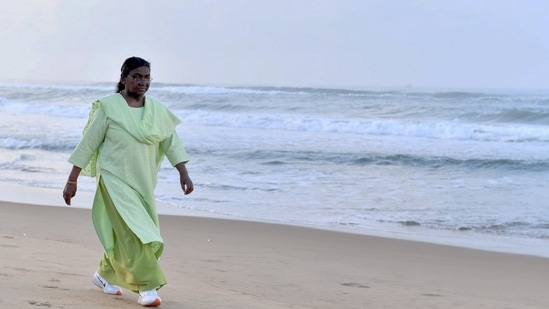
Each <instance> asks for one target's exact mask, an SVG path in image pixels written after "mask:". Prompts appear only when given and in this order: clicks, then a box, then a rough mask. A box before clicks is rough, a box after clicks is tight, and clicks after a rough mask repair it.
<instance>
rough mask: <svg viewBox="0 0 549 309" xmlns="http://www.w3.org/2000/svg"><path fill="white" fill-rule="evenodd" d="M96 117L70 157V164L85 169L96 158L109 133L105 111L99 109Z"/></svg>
mask: <svg viewBox="0 0 549 309" xmlns="http://www.w3.org/2000/svg"><path fill="white" fill-rule="evenodd" d="M94 116H95V117H94V119H93V121H92V122H91V123H90V125H89V127H88V128H87V130H86V132H85V133H84V135H83V136H82V140H80V142H79V143H78V145H77V146H76V148H75V149H74V151H73V152H72V154H71V156H70V157H69V162H70V163H71V164H73V165H75V166H78V167H80V168H85V167H86V166H87V165H88V163H90V161H91V160H92V158H94V156H95V155H96V154H97V151H98V149H99V146H100V145H101V143H103V140H104V139H105V134H106V133H107V127H108V125H107V116H106V115H105V112H103V109H101V108H99V109H98V110H97V112H96V113H95V115H94Z"/></svg>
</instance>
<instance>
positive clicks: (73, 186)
mask: <svg viewBox="0 0 549 309" xmlns="http://www.w3.org/2000/svg"><path fill="white" fill-rule="evenodd" d="M80 171H82V169H81V168H79V167H78V166H76V165H73V166H72V170H71V173H70V174H69V179H68V180H67V183H66V184H65V189H64V190H63V199H64V200H65V203H66V204H67V205H69V206H70V205H71V199H72V198H73V197H74V196H75V195H76V190H77V183H78V176H80Z"/></svg>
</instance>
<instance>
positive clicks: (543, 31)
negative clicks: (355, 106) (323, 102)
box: [0, 0, 549, 89]
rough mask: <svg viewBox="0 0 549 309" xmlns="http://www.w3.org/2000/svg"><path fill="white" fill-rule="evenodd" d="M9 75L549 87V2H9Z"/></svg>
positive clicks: (3, 71) (4, 29)
mask: <svg viewBox="0 0 549 309" xmlns="http://www.w3.org/2000/svg"><path fill="white" fill-rule="evenodd" d="M0 4H1V9H0V20H1V24H0V42H1V47H0V81H3V82H6V81H7V82H25V81H35V82H45V81H52V82H86V81H107V82H108V81H116V80H117V79H118V77H119V74H120V66H121V64H122V62H123V60H124V59H125V58H127V57H129V56H134V55H135V56H141V57H143V58H145V59H147V60H149V61H151V62H152V75H153V76H154V78H155V81H158V82H176V83H191V84H208V85H267V86H313V87H321V86H324V87H326V86H327V87H352V88H355V87H364V88H367V87H402V86H406V85H412V86H416V87H452V88H538V89H539V88H541V89H548V88H549V1H547V0H515V1H512V0H509V1H506V0H448V1H444V0H417V1H415V0H354V1H352V0H333V1H332V0H310V1H309V0H194V1H181V0H180V1H175V0H173V1H169V0H155V1H152V0H151V1H145V0H117V1H111V0H85V1H84V0H83V1H77V0H58V1H55V0H32V1H31V0H17V1H15V0H12V1H9V0H0Z"/></svg>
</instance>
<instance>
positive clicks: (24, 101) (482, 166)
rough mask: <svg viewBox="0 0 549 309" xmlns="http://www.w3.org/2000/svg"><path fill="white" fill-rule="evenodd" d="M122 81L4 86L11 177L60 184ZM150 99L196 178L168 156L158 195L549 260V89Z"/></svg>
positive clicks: (160, 92) (2, 150) (1, 130)
mask: <svg viewBox="0 0 549 309" xmlns="http://www.w3.org/2000/svg"><path fill="white" fill-rule="evenodd" d="M114 87H115V83H91V84H83V83H81V84H21V83H19V84H15V83H11V84H10V83H8V84H0V182H3V183H17V184H21V185H25V186H31V187H41V188H52V189H57V190H59V192H60V191H61V190H62V188H63V186H64V184H65V181H66V178H67V175H68V173H69V171H70V168H71V167H70V165H69V163H67V158H68V157H69V155H70V153H71V151H72V150H73V149H74V147H75V146H76V145H77V143H78V141H79V139H80V137H81V132H82V128H83V126H84V125H85V123H86V120H87V116H88V113H89V110H90V107H91V103H92V102H93V101H94V100H96V99H97V98H100V97H102V96H105V95H108V94H110V93H112V92H114ZM148 95H149V96H151V97H155V98H156V99H158V100H160V101H161V102H163V103H164V104H165V105H167V106H168V107H169V108H170V109H171V110H172V111H173V112H174V113H175V114H176V115H177V116H178V117H179V118H180V119H181V121H182V123H181V125H179V126H178V128H177V130H178V133H179V135H180V137H181V139H182V141H183V143H184V144H185V146H186V148H187V151H188V152H189V155H190V157H191V161H190V162H189V163H188V164H187V167H188V170H189V172H190V175H191V178H192V179H193V181H194V183H195V192H193V193H192V194H191V195H189V196H184V195H183V194H182V192H181V190H180V189H179V177H178V174H177V172H176V171H175V170H174V169H173V168H171V166H170V165H169V164H168V162H167V160H166V161H164V163H163V165H162V168H161V171H160V173H159V183H158V186H157V189H156V194H157V199H158V201H159V202H162V203H167V204H170V205H173V206H174V207H177V208H181V209H185V210H190V211H193V212H196V213H197V214H204V215H211V214H215V215H222V216H226V217H230V218H235V219H244V220H255V221H267V222H273V223H283V224H295V225H304V226H312V227H318V228H328V229H338V230H345V231H349V232H355V233H365V234H376V235H382V236H383V235H385V236H389V237H401V238H410V239H419V240H427V241H430V240H434V241H435V242H442V243H449V244H453V243H456V242H457V243H459V244H460V245H465V246H469V247H481V248H483V246H486V247H487V249H496V250H498V248H499V246H501V247H502V248H503V249H502V248H499V249H502V250H504V251H510V252H517V253H528V254H530V253H531V254H536V255H543V256H549V246H548V245H549V186H548V183H549V90H545V91H541V90H540V91H533V90H528V91H526V90H525V91H519V90H467V91H464V90H444V89H417V88H402V89H372V90H346V89H323V88H297V87H296V88H291V87H222V86H203V85H181V84H164V83H153V84H152V86H151V89H150V90H149V92H148ZM83 178H85V177H83V176H81V181H80V185H79V190H84V191H93V190H94V184H95V183H94V180H93V179H88V180H84V179H83ZM59 197H60V199H61V193H59ZM456 240H459V241H456ZM479 243H480V245H479ZM489 244H490V245H489ZM488 247H489V248H488Z"/></svg>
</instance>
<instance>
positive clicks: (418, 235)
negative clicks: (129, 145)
mask: <svg viewBox="0 0 549 309" xmlns="http://www.w3.org/2000/svg"><path fill="white" fill-rule="evenodd" d="M94 183H95V181H94V180H91V179H90V180H87V181H86V183H85V184H84V187H89V186H90V185H93V184H94ZM29 189H30V190H31V191H32V193H30V194H29V192H28V190H29ZM61 191H62V189H54V188H44V187H34V186H29V185H24V184H15V183H10V182H3V181H0V203H1V202H11V203H20V204H30V205H41V206H48V207H51V206H54V207H64V208H81V209H91V204H92V202H93V196H94V192H90V191H85V190H79V191H78V193H77V197H75V199H74V200H73V203H72V204H73V205H71V206H67V205H65V203H64V201H63V199H62V197H61ZM157 210H158V214H159V215H171V216H184V217H185V216H188V217H198V218H216V219H226V220H236V221H248V222H257V223H265V224H277V225H287V226H296V227H304V228H311V229H318V230H326V231H335V232H343V233H350V234H357V235H365V236H375V237H382V238H388V239H399V240H406V241H416V242H422V243H429V244H438V245H444V246H452V247H459V248H468V249H476V250H484V251H489V252H500V253H511V254H521V255H530V256H537V257H545V258H549V249H548V248H549V241H548V240H544V239H533V238H526V237H518V236H517V237H511V236H501V235H487V234H480V233H475V232H474V231H443V230H431V229H427V228H424V227H421V226H411V227H407V226H400V227H399V226H391V225H387V224H382V223H379V224H374V225H371V226H369V227H367V228H366V227H359V228H356V227H346V226H324V225H320V224H305V223H292V222H281V221H276V220H254V219H250V218H240V217H234V216H230V215H223V214H219V213H213V212H207V211H201V210H193V209H186V208H182V207H179V206H177V205H173V204H169V203H163V202H159V201H157Z"/></svg>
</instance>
